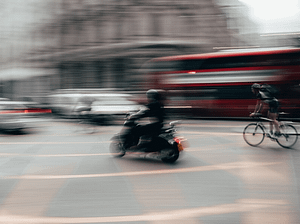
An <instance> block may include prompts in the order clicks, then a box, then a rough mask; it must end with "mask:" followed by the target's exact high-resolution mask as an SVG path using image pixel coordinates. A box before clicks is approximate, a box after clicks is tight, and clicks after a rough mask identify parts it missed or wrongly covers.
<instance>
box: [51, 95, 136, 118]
mask: <svg viewBox="0 0 300 224" xmlns="http://www.w3.org/2000/svg"><path fill="white" fill-rule="evenodd" d="M49 100H50V105H51V106H50V107H51V109H52V112H53V113H54V114H57V115H59V116H62V117H65V118H78V117H79V116H78V115H79V114H80V113H81V112H80V111H87V110H89V111H88V112H87V113H88V114H89V115H90V118H91V119H92V120H93V121H94V122H96V123H113V122H114V121H115V120H117V119H119V118H120V117H122V118H124V117H125V115H126V114H127V113H128V112H132V111H138V110H139V108H140V105H139V104H138V103H136V102H135V101H133V100H132V95H130V94H125V93H107V92H103V93H83V94H82V93H66V94H65V93H63V94H54V95H51V96H49Z"/></svg>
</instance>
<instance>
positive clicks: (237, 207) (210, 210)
mask: <svg viewBox="0 0 300 224" xmlns="http://www.w3.org/2000/svg"><path fill="white" fill-rule="evenodd" d="M287 204H288V203H287V202H285V201H283V200H264V199H240V200H238V201H237V202H236V203H232V204H223V205H215V206H211V207H196V208H190V209H180V210H173V211H167V212H157V213H149V214H142V215H131V216H111V217H31V216H15V215H9V214H5V213H4V214H3V213H2V215H1V216H0V222H1V223H7V224H16V223H18V224H22V223H26V224H27V223H31V224H43V223H52V224H56V223H59V224H69V223H72V224H82V223H85V224H87V223H112V222H147V221H158V220H159V221H167V220H186V219H188V218H193V217H204V216H210V215H219V214H229V213H236V212H252V211H255V210H260V209H264V208H272V207H277V206H285V205H287Z"/></svg>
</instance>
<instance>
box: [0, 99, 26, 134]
mask: <svg viewBox="0 0 300 224" xmlns="http://www.w3.org/2000/svg"><path fill="white" fill-rule="evenodd" d="M27 109H28V107H27V106H26V103H25V102H21V101H10V100H5V101H0V131H1V132H21V131H23V130H24V129H27V128H30V127H32V126H31V125H30V117H29V113H27Z"/></svg>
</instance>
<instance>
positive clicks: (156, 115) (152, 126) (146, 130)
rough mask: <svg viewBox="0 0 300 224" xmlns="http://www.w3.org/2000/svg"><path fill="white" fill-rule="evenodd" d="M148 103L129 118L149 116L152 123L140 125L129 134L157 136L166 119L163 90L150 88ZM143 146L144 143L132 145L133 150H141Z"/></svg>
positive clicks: (137, 118)
mask: <svg viewBox="0 0 300 224" xmlns="http://www.w3.org/2000/svg"><path fill="white" fill-rule="evenodd" d="M146 96H147V100H148V104H147V105H145V108H143V109H141V110H140V111H139V112H137V113H135V114H132V115H131V116H130V118H129V119H133V120H139V119H142V118H149V121H150V123H149V124H145V125H139V126H138V127H136V128H134V129H132V130H130V133H129V135H134V136H136V137H139V138H140V137H142V136H150V137H152V136H155V135H158V134H159V133H160V131H161V128H162V127H163V123H164V119H165V111H164V105H163V94H162V91H161V90H155V89H150V90H148V91H147V92H146ZM142 148H143V143H141V144H138V145H137V146H132V147H130V149H131V150H140V149H142Z"/></svg>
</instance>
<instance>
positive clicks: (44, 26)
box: [15, 0, 244, 95]
mask: <svg viewBox="0 0 300 224" xmlns="http://www.w3.org/2000/svg"><path fill="white" fill-rule="evenodd" d="M41 4H42V3H40V5H39V7H44V8H41V9H40V10H44V11H43V12H44V13H47V14H48V15H47V17H48V18H51V19H48V20H45V21H44V22H43V23H40V24H39V26H37V27H36V30H35V33H36V34H37V35H36V36H35V38H34V41H35V43H38V46H37V45H34V52H33V54H30V57H25V58H24V59H22V62H21V63H23V64H26V65H28V64H30V66H32V67H34V68H43V69H51V75H44V76H41V77H39V78H35V77H34V78H31V79H32V80H30V81H28V79H27V83H32V85H34V84H35V82H38V84H37V85H43V86H42V87H39V88H31V87H30V86H28V88H25V90H24V88H23V89H22V91H25V93H20V94H22V95H24V94H25V95H39V94H44V93H47V92H49V91H51V90H55V89H61V88H122V89H130V90H140V89H141V85H140V84H141V83H142V82H143V80H144V78H145V77H144V75H145V74H142V73H140V70H139V69H140V67H141V66H142V65H143V64H144V63H145V62H146V61H147V60H149V59H151V58H154V57H159V56H167V55H176V54H192V53H204V52H211V51H214V49H217V48H218V47H230V46H232V44H235V43H237V41H236V36H234V35H232V34H233V31H235V32H236V30H233V29H231V28H230V27H229V26H228V15H227V14H226V13H224V10H222V8H224V6H220V5H218V4H216V2H215V1H214V0H201V1H199V0H184V1H183V0H151V1H142V0H102V1H95V0H76V1H75V0H60V1H51V0H45V1H43V4H42V5H41ZM45 8H47V10H45ZM231 19H232V17H231ZM236 19H238V18H236ZM234 29H235V28H234ZM243 44H244V43H243ZM53 71H54V72H53ZM36 80H38V81H36ZM15 89H16V88H15ZM36 89H38V90H39V91H40V90H41V89H42V90H43V93H40V92H34V91H35V90H36ZM26 91H27V92H26ZM20 94H19V95H20ZM15 95H18V93H17V94H16V93H15Z"/></svg>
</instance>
